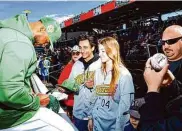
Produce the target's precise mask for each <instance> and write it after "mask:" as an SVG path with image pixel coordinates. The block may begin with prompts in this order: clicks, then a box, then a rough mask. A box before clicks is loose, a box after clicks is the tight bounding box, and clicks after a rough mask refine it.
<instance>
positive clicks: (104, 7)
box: [101, 1, 116, 13]
mask: <svg viewBox="0 0 182 131" xmlns="http://www.w3.org/2000/svg"><path fill="white" fill-rule="evenodd" d="M115 3H116V1H112V2H109V3H106V4H104V5H102V6H101V12H102V13H105V12H108V11H110V10H113V9H114V8H115Z"/></svg>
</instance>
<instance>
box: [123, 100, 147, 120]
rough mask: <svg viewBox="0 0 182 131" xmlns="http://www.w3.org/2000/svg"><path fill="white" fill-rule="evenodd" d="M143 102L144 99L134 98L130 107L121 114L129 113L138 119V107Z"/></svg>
mask: <svg viewBox="0 0 182 131" xmlns="http://www.w3.org/2000/svg"><path fill="white" fill-rule="evenodd" d="M144 103H145V99H144V98H143V97H142V98H138V99H135V100H134V101H133V102H132V103H131V106H130V109H129V110H128V111H126V112H124V113H123V115H126V114H130V115H131V116H133V117H134V118H137V119H140V114H139V108H140V107H141V106H142V105H143V104H144Z"/></svg>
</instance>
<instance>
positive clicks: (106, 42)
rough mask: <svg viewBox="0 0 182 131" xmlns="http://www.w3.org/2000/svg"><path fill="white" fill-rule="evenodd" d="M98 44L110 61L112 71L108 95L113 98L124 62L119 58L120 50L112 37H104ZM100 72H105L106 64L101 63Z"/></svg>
mask: <svg viewBox="0 0 182 131" xmlns="http://www.w3.org/2000/svg"><path fill="white" fill-rule="evenodd" d="M99 44H101V45H103V46H104V48H105V50H106V54H107V55H108V57H109V58H110V59H111V60H112V64H113V69H112V78H111V82H110V89H109V93H111V95H112V96H113V95H114V93H115V90H116V89H115V88H116V84H117V82H118V80H119V75H120V66H124V62H123V61H122V59H121V57H120V48H119V44H118V42H117V41H116V39H114V38H113V37H105V38H103V39H101V40H99ZM102 71H103V73H104V72H105V71H106V63H102Z"/></svg>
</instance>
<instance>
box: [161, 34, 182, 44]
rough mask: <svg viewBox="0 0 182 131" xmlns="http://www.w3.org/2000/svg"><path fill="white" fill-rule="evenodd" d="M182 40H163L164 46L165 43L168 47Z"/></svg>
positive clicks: (181, 37)
mask: <svg viewBox="0 0 182 131" xmlns="http://www.w3.org/2000/svg"><path fill="white" fill-rule="evenodd" d="M180 39H182V36H180V37H177V38H174V39H169V40H162V45H165V43H167V44H168V45H172V44H175V43H176V42H178V41H179V40H180Z"/></svg>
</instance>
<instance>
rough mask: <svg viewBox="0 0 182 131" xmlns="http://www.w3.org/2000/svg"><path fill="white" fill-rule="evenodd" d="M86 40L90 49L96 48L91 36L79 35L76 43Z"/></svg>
mask: <svg viewBox="0 0 182 131" xmlns="http://www.w3.org/2000/svg"><path fill="white" fill-rule="evenodd" d="M84 40H88V41H89V44H90V46H91V47H95V46H96V40H95V38H94V37H93V36H88V35H80V36H79V39H78V41H84Z"/></svg>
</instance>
